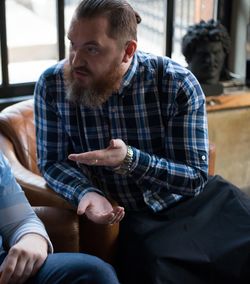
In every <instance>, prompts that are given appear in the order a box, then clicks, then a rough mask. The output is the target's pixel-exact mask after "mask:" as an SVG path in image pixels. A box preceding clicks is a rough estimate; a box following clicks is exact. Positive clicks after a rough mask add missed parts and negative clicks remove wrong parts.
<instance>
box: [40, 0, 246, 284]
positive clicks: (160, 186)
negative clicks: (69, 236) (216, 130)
mask: <svg viewBox="0 0 250 284" xmlns="http://www.w3.org/2000/svg"><path fill="white" fill-rule="evenodd" d="M140 20H141V19H140V16H139V15H138V13H136V12H135V11H134V10H133V8H132V7H131V6H130V5H129V4H128V2H127V1H125V0H83V1H81V2H80V4H79V5H78V7H77V8H76V11H75V13H74V15H73V18H72V21H71V25H70V28H69V32H68V39H69V41H70V53H69V58H68V59H67V60H64V61H61V62H59V63H58V64H56V65H55V66H53V67H51V68H49V69H48V70H47V71H45V72H44V73H43V74H42V75H41V77H40V79H39V81H38V82H37V84H36V89H35V118H36V133H37V151H38V166H39V168H40V170H41V172H42V174H43V176H44V178H45V179H46V181H47V183H48V184H49V185H50V186H51V187H52V189H53V190H55V191H56V192H58V193H59V194H61V195H62V196H63V197H64V198H65V199H66V200H68V201H69V202H70V203H71V204H72V205H74V206H75V207H76V208H77V212H78V214H80V215H81V214H86V216H87V217H88V218H89V219H90V220H92V221H94V222H96V223H101V224H113V223H118V222H120V234H119V243H118V244H119V246H118V255H117V256H118V259H117V262H116V263H115V266H116V269H117V271H118V276H119V278H120V281H121V283H123V284H134V283H136V284H166V283H192V284H194V283H243V282H241V280H242V279H243V276H246V274H247V273H248V271H249V269H248V263H247V261H245V260H246V259H247V257H249V251H250V242H249V240H250V224H249V220H250V218H249V214H248V212H250V210H249V211H247V210H245V208H249V207H250V201H249V200H248V199H247V200H245V199H244V198H241V202H243V203H244V204H245V207H244V208H243V206H237V205H239V203H238V201H237V200H238V199H237V198H233V196H235V195H237V196H238V195H239V194H238V193H237V192H238V191H237V189H235V187H233V186H228V183H227V182H225V181H224V180H222V179H218V178H216V177H213V178H212V180H211V181H210V182H208V183H207V180H208V133H207V117H206V104H205V96H204V94H203V92H202V89H201V87H200V85H199V83H198V81H197V79H196V78H195V77H194V75H193V74H192V73H191V72H190V70H188V69H187V68H185V67H183V66H180V65H179V64H177V63H175V62H174V61H173V60H171V59H170V58H168V57H157V56H155V55H152V54H148V53H144V52H141V51H137V24H138V23H139V22H140ZM224 185H225V186H224ZM218 186H219V187H220V188H219V189H218ZM229 188H230V190H231V191H232V192H234V193H233V194H231V195H230V194H228V191H229ZM231 197H232V200H231V199H230V198H231ZM111 199H112V200H115V201H116V202H117V204H118V205H117V206H114V207H113V206H112V205H111V203H110V200H111ZM227 199H230V200H229V202H227ZM222 204H223V206H222ZM222 208H223V210H222ZM235 208H237V209H239V211H240V216H241V218H242V219H241V222H242V221H243V223H244V224H245V226H244V229H243V227H242V229H240V228H239V227H238V228H234V229H232V227H231V225H230V226H229V224H231V217H232V220H233V221H234V218H236V217H234V216H235V215H232V212H234V209H235ZM125 211H126V214H125V213H124V212H125ZM124 214H125V216H124ZM228 214H229V216H228ZM238 216H239V215H238ZM224 220H225V222H224ZM228 220H230V221H229V222H228ZM241 222H235V223H236V224H240V223H241ZM243 231H244V232H243ZM225 232H227V235H226V236H225ZM235 232H237V236H236V235H235ZM238 236H239V237H241V236H242V238H240V240H241V241H240V242H235V241H234V240H235V237H236V238H237V237H238ZM224 237H225V238H224ZM100 241H101V240H100ZM222 242H223V243H222ZM239 247H240V249H241V253H242V255H241V256H239V254H236V253H232V254H231V253H230V252H232V251H233V252H236V251H238V250H237V249H238V248H239ZM235 249H236V250H235ZM236 259H237V260H236ZM249 259H250V258H249ZM224 260H225V264H224ZM232 264H233V265H232ZM239 266H242V268H241V269H239ZM225 271H226V272H225ZM239 271H240V272H239ZM242 271H243V272H244V273H242V274H241V272H242ZM248 274H249V273H248ZM241 275H242V277H241ZM248 276H249V275H248ZM241 278H242V279H241ZM246 279H248V280H249V278H247V277H246ZM217 280H218V282H216V281H217ZM231 280H232V281H233V282H230V281H231ZM247 283H248V282H247Z"/></svg>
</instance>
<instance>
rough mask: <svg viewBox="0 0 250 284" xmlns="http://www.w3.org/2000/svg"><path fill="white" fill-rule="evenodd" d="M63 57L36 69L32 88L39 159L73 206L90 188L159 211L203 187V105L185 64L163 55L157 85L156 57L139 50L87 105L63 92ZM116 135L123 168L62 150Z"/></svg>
mask: <svg viewBox="0 0 250 284" xmlns="http://www.w3.org/2000/svg"><path fill="white" fill-rule="evenodd" d="M64 63H65V60H64V61H61V62H59V63H58V64H56V65H55V66H52V67H51V68H49V69H47V70H46V71H45V72H44V73H43V74H42V75H41V77H40V78H39V80H38V82H37V84H36V88H35V94H34V95H35V122H36V134H37V137H36V138H37V151H38V152H37V154H38V166H39V168H40V170H41V172H42V174H43V175H44V177H45V179H46V181H47V183H48V184H49V185H50V186H51V187H52V188H53V189H54V190H55V191H56V192H58V193H59V194H61V195H62V196H63V197H64V198H65V199H67V200H68V201H70V202H71V203H72V204H73V205H75V206H77V205H78V203H79V201H80V199H81V198H82V196H83V195H84V194H85V193H87V192H89V191H95V192H99V193H100V194H103V195H106V196H110V197H111V198H113V199H114V200H116V201H117V202H118V203H119V204H120V205H122V206H124V207H125V208H126V209H127V210H140V209H143V208H150V209H152V210H153V211H159V210H162V209H164V208H168V207H169V206H170V205H173V204H175V203H176V202H178V201H180V200H181V199H183V198H185V197H192V196H195V195H197V194H199V193H200V192H201V191H202V189H203V187H204V185H205V183H206V181H207V175H208V133H207V116H206V105H205V97H204V94H203V92H202V90H201V87H200V85H199V83H198V81H197V79H196V78H195V77H194V75H193V74H192V73H191V72H190V71H189V70H187V69H186V68H184V67H182V66H180V65H178V64H177V63H175V62H174V61H172V60H171V59H170V58H168V57H163V78H162V90H158V84H157V76H158V75H157V57H156V56H154V55H150V54H147V53H144V52H140V51H138V52H136V54H135V55H134V57H133V60H132V63H131V65H130V67H129V69H128V71H127V72H126V74H125V75H124V78H123V81H122V84H121V87H120V90H119V92H117V93H113V94H112V96H111V97H110V98H109V99H108V101H107V102H105V103H104V104H103V105H101V106H100V107H98V108H95V109H90V108H87V107H84V106H76V105H74V104H73V103H70V102H69V101H68V100H67V99H66V89H65V85H64V80H63V66H64ZM116 138H120V139H122V140H123V141H124V142H125V143H126V144H128V145H130V146H131V147H132V150H133V162H132V167H131V171H130V173H129V174H128V175H126V176H122V175H119V174H116V173H115V172H114V171H113V170H112V169H111V168H109V167H103V166H91V167H90V166H85V165H78V164H76V163H74V162H72V161H69V160H68V158H67V157H68V155H69V154H70V153H81V152H86V151H92V150H97V149H102V148H106V147H107V146H108V145H109V141H110V139H116Z"/></svg>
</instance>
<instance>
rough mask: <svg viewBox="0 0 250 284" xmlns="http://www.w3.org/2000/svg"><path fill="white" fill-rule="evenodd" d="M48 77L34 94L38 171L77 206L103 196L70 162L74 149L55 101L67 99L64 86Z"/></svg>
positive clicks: (49, 75) (54, 188)
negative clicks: (93, 195)
mask: <svg viewBox="0 0 250 284" xmlns="http://www.w3.org/2000/svg"><path fill="white" fill-rule="evenodd" d="M48 73H49V72H47V73H45V74H43V75H42V76H41V77H40V79H39V80H38V82H37V83H36V87H35V93H34V96H35V125H36V143H37V158H38V167H39V169H40V171H41V173H42V174H43V176H44V178H45V180H46V182H47V183H48V185H49V186H50V187H51V188H52V189H53V190H54V191H56V192H57V193H59V194H60V195H62V197H64V198H65V199H66V200H67V201H69V202H70V203H71V204H72V205H73V206H77V205H78V203H79V201H80V200H81V198H82V197H83V196H84V195H85V194H86V193H87V192H91V191H95V192H98V193H99V194H102V195H103V193H102V191H100V190H99V189H97V188H96V187H95V186H94V185H93V184H92V183H91V181H90V179H89V178H88V174H85V173H84V171H83V170H81V169H80V167H78V166H77V165H76V164H75V163H74V162H71V161H70V160H69V159H68V155H69V153H72V151H73V149H72V147H71V144H70V139H69V137H68V135H67V131H65V127H64V126H65V125H64V121H63V119H62V117H61V116H60V114H59V112H58V109H57V105H56V103H55V99H54V96H55V95H57V96H60V95H61V96H64V86H62V85H60V84H63V83H62V82H61V81H62V80H61V79H59V78H57V77H56V76H55V75H53V74H51V73H49V74H48ZM59 77H60V76H59ZM51 82H52V83H51ZM60 82H61V83H60ZM57 103H58V102H57ZM59 103H60V102H59ZM45 146H46V147H45Z"/></svg>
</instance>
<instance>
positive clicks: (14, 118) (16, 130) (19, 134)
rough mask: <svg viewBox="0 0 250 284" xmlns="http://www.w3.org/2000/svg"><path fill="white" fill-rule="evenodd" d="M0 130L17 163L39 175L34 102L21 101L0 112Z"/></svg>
mask: <svg viewBox="0 0 250 284" xmlns="http://www.w3.org/2000/svg"><path fill="white" fill-rule="evenodd" d="M0 130H1V132H2V134H4V135H5V136H6V137H7V138H8V139H9V140H10V141H11V142H12V143H13V145H14V150H15V152H16V155H17V157H18V159H19V162H20V163H21V164H22V165H23V166H24V167H25V168H26V169H28V170H30V171H32V172H33V173H36V174H39V175H40V171H39V169H38V167H37V160H36V135H35V124H34V100H33V99H30V100H26V101H22V102H19V103H16V104H14V105H11V106H9V107H7V108H5V109H4V110H2V112H1V113H0Z"/></svg>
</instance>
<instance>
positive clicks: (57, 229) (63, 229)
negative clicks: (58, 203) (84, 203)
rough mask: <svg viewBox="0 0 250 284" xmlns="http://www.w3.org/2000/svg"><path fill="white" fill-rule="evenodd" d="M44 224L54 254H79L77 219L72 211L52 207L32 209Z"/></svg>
mask: <svg viewBox="0 0 250 284" xmlns="http://www.w3.org/2000/svg"><path fill="white" fill-rule="evenodd" d="M33 209H34V211H35V213H36V214H37V216H38V217H39V218H40V219H41V221H42V222H43V223H44V225H45V228H46V230H47V232H48V235H49V237H50V240H51V242H52V244H53V247H54V251H55V252H79V251H80V247H79V218H78V216H77V215H76V214H75V212H74V211H72V210H69V209H61V208H54V207H47V206H41V207H33Z"/></svg>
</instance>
